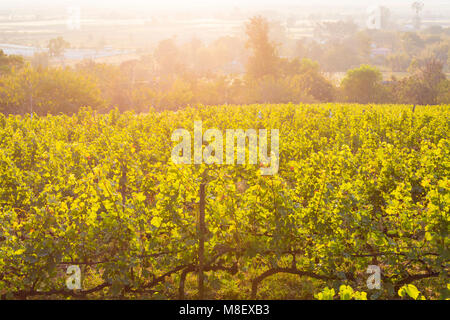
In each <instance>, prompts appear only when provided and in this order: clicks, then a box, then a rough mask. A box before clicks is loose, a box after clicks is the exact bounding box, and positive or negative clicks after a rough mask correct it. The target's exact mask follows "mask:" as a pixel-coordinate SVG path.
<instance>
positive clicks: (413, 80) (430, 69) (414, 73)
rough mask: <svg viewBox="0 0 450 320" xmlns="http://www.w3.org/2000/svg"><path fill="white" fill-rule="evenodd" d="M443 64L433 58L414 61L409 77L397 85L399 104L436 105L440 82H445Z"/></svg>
mask: <svg viewBox="0 0 450 320" xmlns="http://www.w3.org/2000/svg"><path fill="white" fill-rule="evenodd" d="M442 70H443V64H442V63H441V62H440V61H438V60H437V59H434V58H429V59H424V60H414V61H413V62H412V63H411V66H410V68H409V71H410V73H411V75H410V76H409V77H408V78H405V79H403V80H402V81H400V82H399V84H398V89H397V96H398V101H399V102H401V103H414V104H421V105H426V104H437V103H438V96H439V95H440V90H442V89H440V86H441V83H442V81H444V80H446V76H445V74H444V73H443V71H442Z"/></svg>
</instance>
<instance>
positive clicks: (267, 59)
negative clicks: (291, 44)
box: [246, 16, 279, 78]
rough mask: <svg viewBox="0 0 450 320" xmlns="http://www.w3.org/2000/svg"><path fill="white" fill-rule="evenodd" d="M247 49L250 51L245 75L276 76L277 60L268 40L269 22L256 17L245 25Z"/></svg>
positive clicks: (255, 76) (273, 48)
mask: <svg viewBox="0 0 450 320" xmlns="http://www.w3.org/2000/svg"><path fill="white" fill-rule="evenodd" d="M246 34H247V36H248V42H247V48H250V49H251V50H252V53H253V54H252V55H251V56H250V58H249V60H248V64H247V73H248V74H249V75H250V76H251V77H254V78H262V77H264V76H268V75H276V73H277V67H278V62H279V58H278V55H277V51H276V47H275V45H274V44H273V43H271V42H270V40H269V22H268V21H267V19H265V18H263V17H261V16H256V17H253V18H251V19H250V21H249V22H248V23H247V24H246Z"/></svg>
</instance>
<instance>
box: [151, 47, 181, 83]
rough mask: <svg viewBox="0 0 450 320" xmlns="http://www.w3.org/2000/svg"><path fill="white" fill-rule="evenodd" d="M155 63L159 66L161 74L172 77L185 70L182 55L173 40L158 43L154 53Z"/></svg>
mask: <svg viewBox="0 0 450 320" xmlns="http://www.w3.org/2000/svg"><path fill="white" fill-rule="evenodd" d="M154 56H155V61H156V63H157V64H158V66H159V71H160V74H161V75H163V76H171V75H174V74H176V73H180V72H181V71H182V70H183V68H184V67H183V64H182V62H181V57H182V54H181V52H180V50H179V49H178V47H177V45H176V44H175V41H174V40H173V39H165V40H162V41H160V42H159V43H158V46H157V47H156V49H155V52H154Z"/></svg>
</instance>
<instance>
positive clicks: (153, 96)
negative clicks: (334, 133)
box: [0, 16, 450, 115]
mask: <svg viewBox="0 0 450 320" xmlns="http://www.w3.org/2000/svg"><path fill="white" fill-rule="evenodd" d="M270 32H271V24H270V23H269V21H268V20H267V19H266V18H264V17H261V16H256V17H253V18H251V19H250V20H249V21H248V22H247V23H246V25H245V34H246V38H247V42H246V46H245V48H238V47H237V48H236V50H238V51H239V50H241V49H242V50H245V52H246V55H247V58H246V64H245V66H244V67H245V71H244V72H241V73H231V74H230V73H229V74H225V73H220V72H210V70H204V69H202V68H200V67H199V66H200V65H201V61H198V62H197V65H187V64H185V63H183V60H182V59H181V53H180V51H179V48H177V46H176V44H175V42H174V41H173V39H168V40H164V41H161V42H160V43H159V44H158V46H157V47H156V49H155V51H154V52H153V54H152V55H151V56H150V55H143V56H142V57H141V58H140V59H135V60H129V61H126V62H123V63H121V64H120V65H112V64H105V63H96V62H94V61H91V60H86V61H83V62H81V63H78V64H77V65H75V66H73V67H49V66H48V65H40V64H34V63H33V61H32V63H29V62H28V61H26V60H25V59H24V58H22V57H19V56H11V55H5V54H4V53H3V52H1V51H0V112H2V113H6V114H24V113H30V112H34V113H36V114H38V115H46V114H59V113H64V114H72V113H75V112H77V111H78V110H79V109H80V108H81V107H84V106H90V107H91V108H93V109H96V110H98V111H100V112H102V111H108V110H110V109H112V108H118V109H119V110H120V111H128V110H133V111H135V112H147V111H148V110H149V109H150V108H152V109H154V110H157V111H163V110H177V109H179V108H182V107H184V106H187V105H195V104H204V105H223V104H252V103H288V102H293V103H299V102H303V103H319V102H352V103H401V104H421V105H427V104H430V105H434V104H448V103H450V81H449V80H448V79H447V77H446V75H445V73H444V63H443V62H442V61H441V60H440V59H437V58H436V57H428V58H417V59H414V61H413V62H412V63H411V65H410V67H409V68H408V71H409V72H408V75H407V76H405V77H403V78H401V79H397V78H395V77H392V78H391V79H390V80H389V81H385V80H383V76H382V72H381V70H380V69H379V68H378V67H375V66H371V65H367V64H362V65H360V66H358V67H356V68H352V69H349V70H348V71H347V73H346V74H345V76H344V77H343V78H342V79H341V80H340V81H333V80H331V79H329V78H328V77H327V76H326V74H325V73H324V71H323V69H322V66H321V65H320V64H319V63H318V62H316V61H313V60H312V59H309V58H298V57H297V58H287V57H284V56H282V55H280V52H279V49H278V46H277V44H276V43H275V42H274V41H273V40H271V37H270ZM57 40H58V41H56V40H51V41H50V43H49V47H52V48H53V49H52V55H53V56H60V55H61V54H62V52H63V51H64V48H65V47H67V46H68V44H67V43H65V42H64V40H63V39H57ZM221 41H222V42H226V40H224V39H222V40H221ZM228 42H229V43H228V46H226V45H223V46H222V48H224V52H221V51H220V50H216V51H215V55H216V56H217V59H218V60H221V59H222V60H224V59H225V58H223V57H221V55H230V54H232V52H230V51H226V49H225V48H229V46H232V44H233V40H232V38H229V39H228ZM61 43H63V44H64V45H60V44H61ZM55 47H57V50H56V49H55ZM218 48H221V46H220V45H218ZM213 58H214V57H213ZM213 60H214V59H213ZM225 60H226V59H225Z"/></svg>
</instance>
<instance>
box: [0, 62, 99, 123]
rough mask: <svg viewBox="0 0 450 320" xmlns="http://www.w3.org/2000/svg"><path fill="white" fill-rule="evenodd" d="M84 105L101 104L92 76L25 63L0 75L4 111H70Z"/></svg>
mask: <svg viewBox="0 0 450 320" xmlns="http://www.w3.org/2000/svg"><path fill="white" fill-rule="evenodd" d="M87 106H89V107H92V108H93V109H100V108H102V107H103V106H104V101H103V100H102V99H101V98H100V90H99V89H98V87H97V85H96V83H95V82H94V81H93V80H92V79H90V78H89V77H85V76H83V75H81V74H80V73H77V72H74V71H72V70H70V69H62V68H58V69H53V68H49V69H44V70H35V69H32V68H31V67H30V66H29V65H28V66H26V67H25V68H23V69H22V70H20V71H17V72H13V73H12V74H10V75H8V76H4V77H2V78H1V79H0V109H1V110H2V112H4V113H12V114H24V113H29V112H35V113H37V114H38V115H46V114H58V113H66V114H72V113H74V112H77V111H78V110H79V109H80V108H81V107H87Z"/></svg>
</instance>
